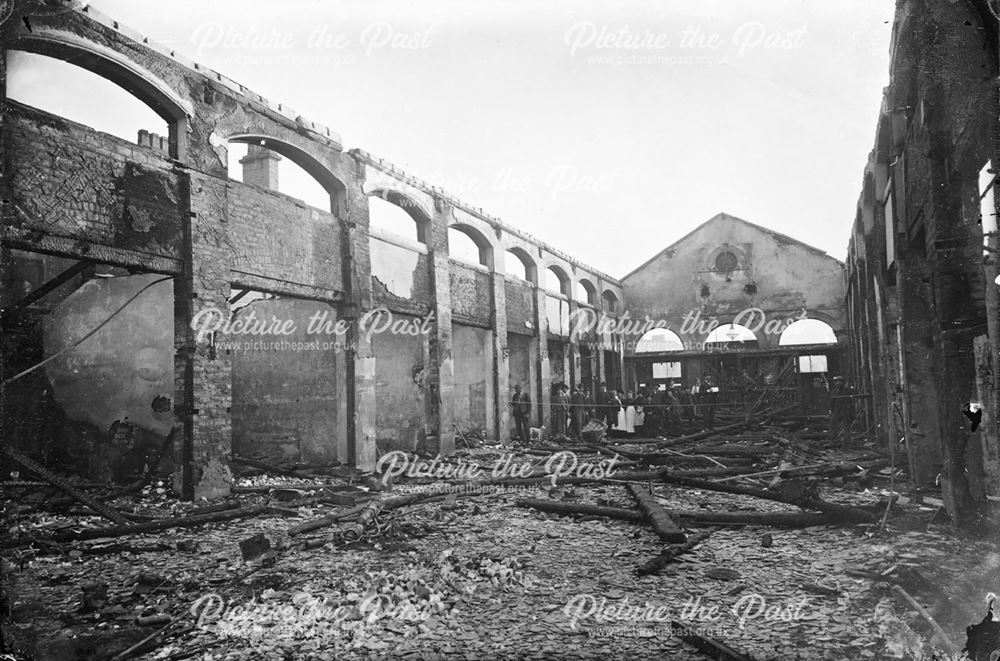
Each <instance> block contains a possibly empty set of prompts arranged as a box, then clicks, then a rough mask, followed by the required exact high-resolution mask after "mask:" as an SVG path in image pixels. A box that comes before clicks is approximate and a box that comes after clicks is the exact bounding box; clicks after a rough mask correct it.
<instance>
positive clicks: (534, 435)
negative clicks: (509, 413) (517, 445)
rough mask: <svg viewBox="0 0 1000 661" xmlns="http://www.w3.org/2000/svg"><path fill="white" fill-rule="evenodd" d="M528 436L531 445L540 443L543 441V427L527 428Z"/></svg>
mask: <svg viewBox="0 0 1000 661" xmlns="http://www.w3.org/2000/svg"><path fill="white" fill-rule="evenodd" d="M528 436H530V437H531V441H530V442H531V443H541V442H542V441H544V440H545V438H546V436H545V427H529V428H528Z"/></svg>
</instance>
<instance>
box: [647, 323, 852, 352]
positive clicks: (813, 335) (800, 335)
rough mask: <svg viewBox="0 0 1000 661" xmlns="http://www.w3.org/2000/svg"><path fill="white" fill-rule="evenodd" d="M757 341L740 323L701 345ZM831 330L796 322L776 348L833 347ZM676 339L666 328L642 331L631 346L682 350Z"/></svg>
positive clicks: (722, 329) (834, 338) (721, 328)
mask: <svg viewBox="0 0 1000 661" xmlns="http://www.w3.org/2000/svg"><path fill="white" fill-rule="evenodd" d="M757 341H758V338H757V335H756V333H754V332H753V331H752V330H750V329H749V328H747V327H746V326H741V325H740V324H723V325H721V326H718V327H716V328H715V329H714V330H712V331H711V332H710V333H709V334H708V336H707V337H706V338H705V345H706V346H707V345H716V346H720V345H722V346H725V345H747V344H751V343H755V342H757ZM836 343H837V335H836V333H835V332H834V330H833V327H831V326H830V324H828V323H826V322H825V321H821V320H819V319H799V320H798V321H795V322H793V323H791V324H789V325H788V328H786V329H785V330H784V331H782V333H781V335H780V336H779V338H778V346H796V345H815V344H836ZM684 348H685V347H684V343H683V341H682V340H681V338H680V336H679V335H677V333H675V332H673V331H672V330H669V329H666V328H654V329H652V330H649V331H646V333H644V334H643V335H642V337H640V338H639V340H638V341H637V342H636V345H635V353H658V352H663V351H682V350H683V349H684Z"/></svg>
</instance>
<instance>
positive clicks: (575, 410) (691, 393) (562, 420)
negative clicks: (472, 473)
mask: <svg viewBox="0 0 1000 661" xmlns="http://www.w3.org/2000/svg"><path fill="white" fill-rule="evenodd" d="M718 400H719V388H718V387H717V386H716V385H715V383H714V382H713V380H712V378H711V377H710V376H706V377H704V378H703V379H696V380H695V381H694V383H692V384H691V385H690V386H688V387H684V386H682V385H680V384H674V383H670V384H668V386H667V387H666V388H665V389H661V390H655V391H652V390H646V389H640V390H639V391H638V392H634V393H633V392H631V391H627V392H626V391H621V390H613V389H611V390H609V389H608V387H607V384H606V383H601V384H600V386H599V388H598V390H597V392H596V393H595V394H594V396H591V394H590V392H589V391H588V390H587V389H586V388H584V387H583V386H582V385H577V386H575V387H573V388H572V389H570V387H569V386H567V385H566V384H565V383H555V384H553V385H552V390H551V392H550V401H551V403H552V417H551V419H550V420H549V423H550V430H549V433H550V434H551V435H553V436H567V437H570V438H579V437H580V434H581V432H582V430H583V428H584V427H585V426H586V424H587V422H589V421H590V420H591V419H596V420H599V421H600V422H602V423H604V424H605V425H606V426H607V429H608V431H609V433H612V432H620V433H624V434H657V435H664V436H671V435H678V434H680V433H682V432H681V427H682V425H683V424H684V422H685V421H687V422H688V423H691V424H695V423H697V422H698V421H700V422H701V424H702V426H703V427H704V428H705V429H713V428H714V427H715V410H716V408H717V407H718ZM511 411H512V413H513V416H514V422H515V424H516V427H517V436H518V438H519V439H521V441H522V442H527V441H528V440H529V439H530V429H531V427H530V424H529V422H530V418H531V397H530V395H529V394H528V393H527V392H526V391H524V390H522V387H521V385H520V384H515V385H514V395H513V397H512V398H511Z"/></svg>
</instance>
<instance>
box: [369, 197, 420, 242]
mask: <svg viewBox="0 0 1000 661" xmlns="http://www.w3.org/2000/svg"><path fill="white" fill-rule="evenodd" d="M368 224H369V226H370V227H372V228H373V229H378V230H381V231H383V232H385V233H387V234H393V235H395V236H399V237H402V238H404V239H409V240H411V241H422V238H423V237H422V234H423V232H421V231H420V230H421V227H420V225H419V223H417V222H415V221H414V220H413V217H412V216H411V215H410V214H409V213H407V211H406V209H404V208H403V207H401V206H399V205H398V204H393V203H392V202H388V201H386V200H384V199H382V198H381V197H379V196H378V195H372V196H370V197H369V198H368Z"/></svg>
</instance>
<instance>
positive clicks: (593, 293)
mask: <svg viewBox="0 0 1000 661" xmlns="http://www.w3.org/2000/svg"><path fill="white" fill-rule="evenodd" d="M576 298H577V300H579V301H583V302H585V303H589V304H590V305H597V287H595V286H594V283H592V282H591V281H590V280H587V279H586V278H580V280H579V281H577V283H576Z"/></svg>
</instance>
